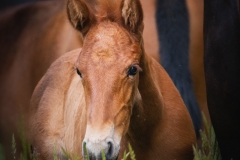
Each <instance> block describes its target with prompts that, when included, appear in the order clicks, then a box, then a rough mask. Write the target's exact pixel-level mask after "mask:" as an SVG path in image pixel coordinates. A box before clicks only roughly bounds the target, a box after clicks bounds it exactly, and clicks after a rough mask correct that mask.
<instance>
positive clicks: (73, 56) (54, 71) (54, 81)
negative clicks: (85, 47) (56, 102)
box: [31, 49, 81, 104]
mask: <svg viewBox="0 0 240 160" xmlns="http://www.w3.org/2000/svg"><path fill="white" fill-rule="evenodd" d="M80 51H81V49H76V50H73V51H70V52H68V53H66V54H64V55H63V56H61V57H60V58H58V59H57V60H56V61H54V62H53V63H52V65H51V66H50V67H49V68H48V70H47V72H46V74H45V75H44V76H43V77H42V78H41V80H40V81H39V82H38V84H37V86H36V88H35V90H34V92H33V95H32V100H31V101H32V103H36V104H38V103H39V101H40V99H41V98H42V97H43V96H52V97H57V95H56V94H57V93H61V91H62V92H65V90H67V89H68V88H69V86H70V84H71V82H72V80H73V79H74V77H76V76H77V73H76V69H75V62H76V60H77V58H78V55H79V53H80Z"/></svg>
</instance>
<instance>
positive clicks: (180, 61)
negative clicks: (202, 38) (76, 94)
mask: <svg viewBox="0 0 240 160" xmlns="http://www.w3.org/2000/svg"><path fill="white" fill-rule="evenodd" d="M156 18H157V29H158V34H159V40H160V44H161V46H160V60H161V64H162V66H163V67H164V68H165V69H166V71H167V72H168V74H169V75H170V77H171V78H172V80H173V82H174V83H175V85H176V86H177V88H178V90H179V91H180V93H181V96H182V98H183V100H184V102H185V104H186V106H187V108H188V110H189V112H190V115H191V118H192V120H193V123H194V128H195V131H196V134H197V136H198V135H199V129H201V126H202V121H201V113H200V109H199V106H198V103H197V100H196V97H195V94H194V90H193V84H192V79H191V73H190V70H189V54H188V53H189V18H188V12H187V7H186V3H185V0H157V12H156Z"/></svg>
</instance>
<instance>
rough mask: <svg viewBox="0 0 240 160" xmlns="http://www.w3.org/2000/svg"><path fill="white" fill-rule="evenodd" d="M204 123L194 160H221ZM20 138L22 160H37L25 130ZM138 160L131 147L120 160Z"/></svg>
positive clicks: (74, 159)
mask: <svg viewBox="0 0 240 160" xmlns="http://www.w3.org/2000/svg"><path fill="white" fill-rule="evenodd" d="M203 122H204V130H203V131H200V137H201V142H202V143H201V145H200V146H198V145H194V146H193V152H194V159H193V160H221V159H222V158H221V155H220V151H219V148H218V143H217V140H216V137H215V133H214V129H213V127H212V126H211V125H210V124H209V123H208V121H207V119H206V117H205V116H204V115H203ZM21 130H22V131H21V132H20V137H21V143H22V148H23V152H22V153H21V154H20V160H37V158H36V156H35V155H32V156H31V157H30V156H29V155H30V145H29V144H28V143H27V141H26V138H25V136H24V135H25V132H23V131H24V128H22V129H21ZM62 151H63V153H64V155H65V157H66V158H67V159H68V160H82V159H80V158H79V157H77V156H76V155H70V154H69V153H67V152H66V150H65V149H64V148H62ZM16 152H17V149H16V141H15V137H14V135H12V156H13V159H14V160H15V159H19V158H17V157H16ZM84 153H85V154H86V157H85V159H84V160H89V155H88V152H87V149H86V145H84ZM101 155H102V159H103V160H106V158H105V154H104V152H103V151H102V153H101ZM129 158H130V159H131V160H136V155H135V153H134V151H133V149H132V147H131V145H130V144H129V145H128V151H125V152H124V155H123V157H122V158H121V159H120V160H127V159H129ZM0 160H6V159H5V157H4V149H3V146H2V145H1V144H0ZM53 160H58V157H57V153H56V146H55V145H54V154H53Z"/></svg>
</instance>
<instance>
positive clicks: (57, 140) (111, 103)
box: [30, 0, 196, 160]
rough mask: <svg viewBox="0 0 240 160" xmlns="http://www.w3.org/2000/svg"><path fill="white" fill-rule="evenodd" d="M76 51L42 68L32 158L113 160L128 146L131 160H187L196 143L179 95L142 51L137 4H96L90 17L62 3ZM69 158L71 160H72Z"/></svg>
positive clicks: (77, 3)
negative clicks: (76, 37)
mask: <svg viewBox="0 0 240 160" xmlns="http://www.w3.org/2000/svg"><path fill="white" fill-rule="evenodd" d="M67 10H68V17H69V20H70V22H71V24H72V25H73V26H74V27H75V28H76V29H77V30H79V31H80V32H81V33H82V36H83V38H84V40H83V47H82V48H81V49H77V50H74V51H71V52H69V53H67V54H65V55H64V56H62V57H61V58H59V59H58V60H57V61H55V62H54V63H53V64H52V65H51V67H50V68H49V69H48V71H47V73H46V74H45V75H44V77H43V78H42V79H41V80H40V82H39V83H38V85H37V87H36V88H35V90H34V93H33V96H32V99H31V108H30V109H31V111H30V113H31V114H30V142H31V144H32V146H33V148H34V153H36V155H37V156H38V159H52V158H53V156H54V153H55V154H56V155H57V156H58V157H59V158H60V159H65V155H64V152H63V150H62V148H64V149H65V150H66V151H67V152H68V153H69V154H70V155H72V156H73V155H76V156H79V157H81V156H86V153H85V152H84V151H83V146H84V145H86V148H87V151H88V153H89V156H90V159H91V160H92V159H101V151H104V152H105V154H106V159H108V160H113V159H117V157H118V155H119V156H120V157H121V156H122V155H123V152H124V151H125V150H126V149H127V145H128V143H130V144H131V145H132V147H133V150H134V152H135V154H136V158H137V159H138V160H141V159H142V160H146V159H152V160H156V159H178V160H179V159H182V160H186V159H192V157H193V151H192V145H193V144H194V143H195V141H196V137H195V132H194V128H193V124H192V121H191V118H190V116H189V113H188V111H187V109H186V107H185V105H184V103H183V100H182V99H181V96H180V94H179V92H178V90H177V89H176V87H175V86H174V84H173V82H172V80H171V79H170V78H169V76H168V74H167V73H166V72H165V70H164V69H163V68H162V67H161V66H160V65H159V63H158V62H157V61H155V60H154V59H153V58H151V57H150V56H148V55H147V54H146V53H145V51H144V47H143V39H142V31H143V12H142V8H141V4H140V2H139V0H121V1H120V2H116V1H107V0H106V1H99V7H98V8H97V11H98V12H97V15H95V14H93V12H92V11H91V10H90V9H89V8H88V7H87V5H86V4H85V3H84V2H83V1H82V0H68V4H67ZM73 157H74V156H73Z"/></svg>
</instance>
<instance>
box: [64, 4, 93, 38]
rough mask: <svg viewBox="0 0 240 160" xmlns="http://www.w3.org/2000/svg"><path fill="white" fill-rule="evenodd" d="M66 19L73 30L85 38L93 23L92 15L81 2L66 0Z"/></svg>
mask: <svg viewBox="0 0 240 160" xmlns="http://www.w3.org/2000/svg"><path fill="white" fill-rule="evenodd" d="M67 14H68V19H69V21H70V22H71V24H72V25H73V27H74V28H76V29H77V30H79V31H80V32H81V33H82V35H83V36H85V35H86V34H87V32H88V30H89V29H90V27H91V25H92V24H93V23H94V22H95V16H94V14H93V13H92V12H91V11H90V10H89V9H88V6H87V5H86V4H85V3H84V2H83V0H68V2H67Z"/></svg>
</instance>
